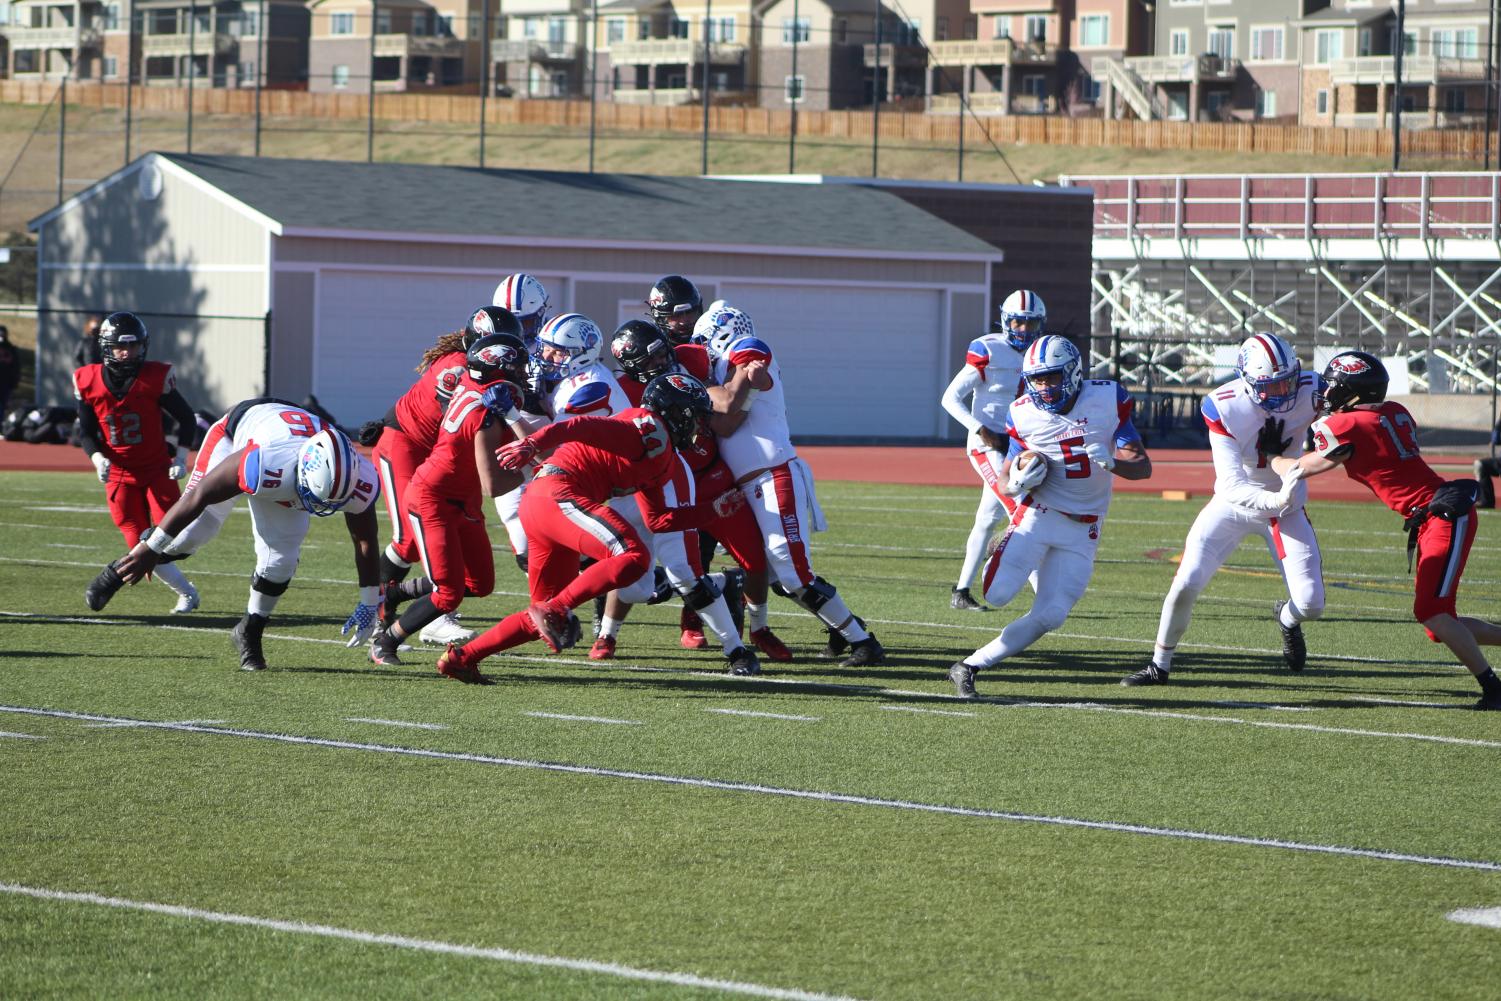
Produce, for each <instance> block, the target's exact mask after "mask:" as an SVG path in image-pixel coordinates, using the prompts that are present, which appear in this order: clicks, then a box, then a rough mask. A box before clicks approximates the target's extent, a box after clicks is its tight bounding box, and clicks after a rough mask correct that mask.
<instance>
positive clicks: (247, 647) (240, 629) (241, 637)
mask: <svg viewBox="0 0 1501 1001" xmlns="http://www.w3.org/2000/svg"><path fill="white" fill-rule="evenodd" d="M269 621H271V620H270V619H268V618H267V617H266V616H264V615H256V614H255V613H253V612H247V613H245V617H244V618H243V619H241V620H240V621H239V622H236V623H235V627H234V628H233V629H231V630H230V631H229V641H230V642H231V643H233V644H234V645H235V649H236V650H238V651H239V653H240V670H242V671H264V670H265V669H266V654H265V652H264V651H262V650H261V634H262V633H264V632H265V631H266V623H267V622H269Z"/></svg>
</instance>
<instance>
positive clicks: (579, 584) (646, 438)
mask: <svg viewBox="0 0 1501 1001" xmlns="http://www.w3.org/2000/svg"><path fill="white" fill-rule="evenodd" d="M641 403H642V406H641V408H640V409H638V408H634V407H633V408H630V409H628V410H626V411H625V412H624V413H621V414H619V415H617V416H614V417H576V418H574V419H573V420H570V421H564V422H562V423H560V424H553V425H550V426H548V427H545V428H543V429H542V430H540V431H538V432H536V433H534V434H532V435H529V436H528V437H526V438H523V439H522V440H520V441H518V442H513V443H511V444H510V445H507V446H505V447H504V448H502V449H501V450H500V452H499V453H498V455H497V459H498V460H499V464H500V466H501V468H503V469H520V468H521V467H522V466H524V465H526V463H528V462H530V461H531V460H532V459H533V458H534V457H535V456H536V455H537V454H538V453H539V452H545V451H547V450H548V449H553V448H556V449H557V451H555V452H553V453H552V455H551V456H550V457H548V458H547V459H546V461H545V462H544V464H543V466H542V468H541V469H539V470H538V471H537V474H536V476H535V477H533V479H532V481H531V484H530V485H529V486H528V487H527V490H526V493H525V495H524V496H523V497H522V498H521V520H522V523H523V524H524V525H525V527H526V537H527V542H528V544H529V546H530V548H531V555H530V556H529V558H528V560H527V577H528V585H529V588H530V593H531V599H532V603H531V605H529V606H528V607H527V608H525V609H524V610H522V611H520V612H516V613H515V614H513V615H510V616H508V617H506V618H505V619H502V620H501V621H500V622H499V623H497V624H496V625H495V626H493V627H491V628H490V629H488V630H486V631H485V632H483V633H481V634H480V635H479V636H477V637H476V638H474V639H473V640H470V641H469V642H468V643H465V644H464V645H463V646H451V647H449V648H448V651H447V652H446V653H445V654H444V655H443V657H442V658H441V659H440V660H439V661H438V671H439V673H441V674H445V675H448V676H449V677H457V678H460V679H461V680H465V681H483V676H481V675H480V674H479V670H478V665H479V663H480V661H481V660H483V659H484V658H485V657H488V656H489V655H490V654H492V653H497V652H499V651H501V650H508V649H510V648H512V647H515V646H519V645H521V644H523V643H528V642H530V641H532V640H534V639H541V640H542V641H543V642H544V643H546V644H547V646H548V648H549V649H550V650H552V651H553V652H554V653H557V652H558V651H559V650H562V649H564V648H565V647H568V646H571V645H572V644H573V643H574V642H576V641H577V640H578V634H579V627H578V620H577V619H575V618H573V617H572V616H571V615H570V614H569V612H570V610H571V609H574V608H577V607H578V606H579V605H580V604H582V603H583V602H585V601H588V600H590V599H592V598H594V597H596V596H597V595H601V594H604V593H605V592H606V591H609V590H611V589H612V588H617V587H621V586H623V585H627V584H630V583H632V582H634V581H637V580H639V579H641V578H642V577H643V576H644V575H646V574H648V573H649V572H650V570H651V565H652V555H651V549H650V548H649V547H648V546H647V545H646V543H645V542H643V541H642V539H641V536H640V535H639V534H638V533H637V532H636V530H635V529H634V528H632V527H631V525H630V523H629V522H627V521H626V520H625V519H624V518H623V517H621V516H620V514H618V513H617V512H616V511H614V510H612V509H611V507H610V504H609V501H610V498H611V497H614V496H624V495H625V494H629V493H637V495H638V501H639V503H640V506H641V514H642V518H643V520H644V521H645V522H646V527H647V528H648V529H649V530H650V531H652V532H657V533H665V532H681V531H684V530H687V529H692V528H697V527H699V526H700V525H702V524H704V523H705V522H706V521H708V520H709V519H711V518H712V517H714V515H715V514H716V513H724V511H725V510H726V509H727V508H731V507H733V506H734V505H736V504H737V503H743V499H742V498H741V497H740V494H739V493H738V492H734V491H730V492H727V493H725V494H722V495H720V496H719V497H716V498H711V499H705V500H703V501H700V502H698V503H695V501H694V494H693V480H692V475H691V474H690V473H689V471H688V469H687V467H686V466H685V465H684V463H683V461H682V458H681V457H680V456H679V455H678V452H677V448H678V447H688V446H691V445H692V443H693V441H694V440H695V439H696V437H697V436H698V435H699V434H700V433H701V430H702V428H703V425H704V424H705V423H707V421H708V419H709V413H710V409H711V408H710V404H709V396H708V394H707V393H706V392H705V391H704V387H703V384H702V383H700V382H698V381H697V380H696V379H693V378H692V377H690V376H687V375H683V374H672V375H664V376H660V377H659V378H657V379H655V380H653V381H652V383H651V385H649V386H647V387H646V391H645V392H644V393H643V394H642V398H641ZM669 492H670V493H671V494H672V495H674V496H675V497H676V498H677V499H678V500H679V502H680V506H672V505H671V504H669V502H668V500H667V493H669ZM580 555H584V556H589V557H592V558H593V559H594V560H595V561H596V562H595V563H593V564H591V565H590V566H589V567H588V568H587V569H585V570H583V571H582V572H581V571H580V570H579V556H580ZM716 597H717V596H716ZM737 653H739V654H740V655H741V656H742V658H753V657H754V655H753V654H751V653H749V651H747V650H745V648H744V647H741V648H740V649H739V650H738V651H737ZM729 666H730V669H731V670H732V671H733V672H735V673H737V674H738V673H754V672H753V671H749V670H748V669H747V668H748V665H745V664H740V663H737V662H736V661H735V659H734V656H733V655H732V657H731V661H730V665H729Z"/></svg>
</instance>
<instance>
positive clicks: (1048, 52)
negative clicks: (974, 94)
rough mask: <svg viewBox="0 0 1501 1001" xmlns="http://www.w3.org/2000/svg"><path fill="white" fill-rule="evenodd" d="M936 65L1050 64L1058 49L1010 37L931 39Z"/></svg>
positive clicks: (930, 44) (1054, 60)
mask: <svg viewBox="0 0 1501 1001" xmlns="http://www.w3.org/2000/svg"><path fill="white" fill-rule="evenodd" d="M928 47H929V48H930V49H931V50H932V52H933V64H934V65H935V66H1011V65H1027V66H1051V65H1052V64H1053V63H1055V62H1057V61H1058V56H1057V53H1056V52H1054V50H1052V49H1050V48H1048V47H1047V46H1046V45H1039V44H1035V43H1028V44H1025V45H1018V44H1017V43H1016V42H1015V41H1013V40H1011V39H1009V38H993V39H989V40H986V41H981V40H978V39H969V40H965V41H954V42H930V43H929V46H928Z"/></svg>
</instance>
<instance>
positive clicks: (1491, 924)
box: [1444, 907, 1501, 928]
mask: <svg viewBox="0 0 1501 1001" xmlns="http://www.w3.org/2000/svg"><path fill="white" fill-rule="evenodd" d="M1444 917H1446V918H1448V919H1449V920H1450V921H1458V922H1459V923H1460V924H1462V925H1479V926H1480V927H1482V928H1501V907H1462V908H1460V909H1459V910H1457V911H1450V912H1449V913H1448V914H1445V915H1444Z"/></svg>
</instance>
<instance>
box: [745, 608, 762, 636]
mask: <svg viewBox="0 0 1501 1001" xmlns="http://www.w3.org/2000/svg"><path fill="white" fill-rule="evenodd" d="M745 621H746V624H747V625H748V626H750V629H751V632H756V631H757V630H760V629H765V628H766V602H764V601H762V602H759V603H758V602H754V601H747V602H746V603H745Z"/></svg>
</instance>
